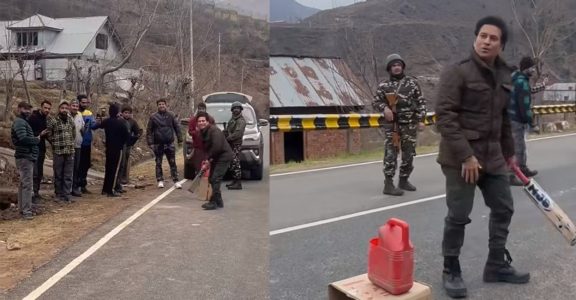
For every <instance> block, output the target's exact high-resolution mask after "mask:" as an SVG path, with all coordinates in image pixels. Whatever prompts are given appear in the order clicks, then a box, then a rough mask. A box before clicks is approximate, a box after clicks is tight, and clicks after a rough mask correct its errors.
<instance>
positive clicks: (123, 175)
mask: <svg viewBox="0 0 576 300" xmlns="http://www.w3.org/2000/svg"><path fill="white" fill-rule="evenodd" d="M122 118H124V120H126V126H128V131H129V132H130V137H128V142H127V143H126V146H125V147H124V150H122V159H121V162H120V173H119V174H118V180H119V184H120V185H121V184H128V182H129V181H130V178H129V177H130V176H129V173H130V172H129V170H130V153H131V152H132V147H133V146H134V145H135V144H136V142H138V140H139V139H140V137H141V136H142V129H141V128H140V126H139V125H138V122H136V120H134V118H133V117H132V107H130V106H129V105H124V106H123V107H122ZM117 186H118V184H117Z"/></svg>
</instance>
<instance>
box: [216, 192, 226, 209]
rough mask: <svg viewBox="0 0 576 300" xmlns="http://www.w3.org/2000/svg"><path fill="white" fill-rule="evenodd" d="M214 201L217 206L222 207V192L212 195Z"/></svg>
mask: <svg viewBox="0 0 576 300" xmlns="http://www.w3.org/2000/svg"><path fill="white" fill-rule="evenodd" d="M214 201H215V202H216V206H217V207H218V208H224V200H222V194H218V195H216V196H215V197H214Z"/></svg>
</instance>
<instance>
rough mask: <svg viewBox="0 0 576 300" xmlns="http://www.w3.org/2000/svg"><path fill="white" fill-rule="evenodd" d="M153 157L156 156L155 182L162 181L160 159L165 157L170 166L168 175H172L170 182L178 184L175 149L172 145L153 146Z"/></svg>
mask: <svg viewBox="0 0 576 300" xmlns="http://www.w3.org/2000/svg"><path fill="white" fill-rule="evenodd" d="M154 155H155V156H156V181H164V175H163V174H162V158H163V157H164V155H166V159H168V164H169V165H170V175H172V180H173V181H174V182H178V169H177V168H176V148H175V147H174V144H169V145H155V146H154Z"/></svg>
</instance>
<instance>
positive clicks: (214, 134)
mask: <svg viewBox="0 0 576 300" xmlns="http://www.w3.org/2000/svg"><path fill="white" fill-rule="evenodd" d="M197 120H198V128H200V131H201V133H202V142H203V144H204V147H205V151H206V159H205V160H204V162H203V163H202V167H203V168H208V167H210V177H209V178H208V182H209V183H210V185H211V186H212V196H211V197H210V200H209V201H208V203H205V204H203V205H202V208H204V209H206V210H214V209H216V208H223V207H224V200H223V199H222V192H221V191H220V184H221V183H222V178H224V175H225V174H226V171H228V167H229V166H230V162H231V161H232V159H233V157H234V154H233V152H232V148H230V145H229V143H228V142H227V140H226V137H225V136H224V133H222V131H220V129H219V128H218V127H217V126H216V125H212V124H210V122H209V121H208V120H209V117H208V114H206V113H204V112H200V113H198V114H197Z"/></svg>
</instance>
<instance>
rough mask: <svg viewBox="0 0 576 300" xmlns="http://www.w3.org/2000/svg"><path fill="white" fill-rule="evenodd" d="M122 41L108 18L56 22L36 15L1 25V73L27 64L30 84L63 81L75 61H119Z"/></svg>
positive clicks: (67, 19)
mask: <svg viewBox="0 0 576 300" xmlns="http://www.w3.org/2000/svg"><path fill="white" fill-rule="evenodd" d="M121 48H122V44H121V40H120V38H119V36H118V34H117V33H116V32H115V30H114V28H113V26H112V23H111V22H110V19H109V18H108V17H106V16H98V17H85V18H58V19H53V18H50V17H46V16H43V15H39V14H36V15H33V16H31V17H29V18H27V19H24V20H21V21H2V22H0V60H1V61H0V72H2V71H4V72H6V71H7V70H15V69H16V70H17V63H16V58H20V59H22V60H23V61H25V71H26V76H27V77H28V79H30V80H33V79H35V80H45V81H61V80H64V78H65V77H66V69H67V68H69V65H70V61H71V60H79V64H80V65H83V66H86V65H87V64H94V63H98V64H104V63H107V62H111V61H114V60H115V59H117V58H118V56H119V53H120V50H121Z"/></svg>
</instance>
